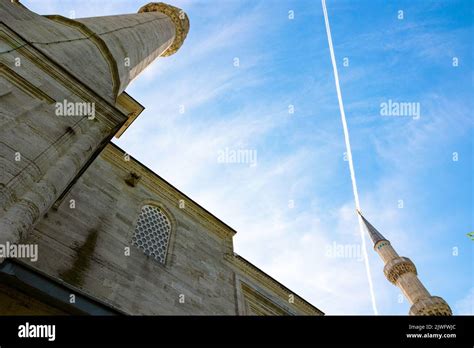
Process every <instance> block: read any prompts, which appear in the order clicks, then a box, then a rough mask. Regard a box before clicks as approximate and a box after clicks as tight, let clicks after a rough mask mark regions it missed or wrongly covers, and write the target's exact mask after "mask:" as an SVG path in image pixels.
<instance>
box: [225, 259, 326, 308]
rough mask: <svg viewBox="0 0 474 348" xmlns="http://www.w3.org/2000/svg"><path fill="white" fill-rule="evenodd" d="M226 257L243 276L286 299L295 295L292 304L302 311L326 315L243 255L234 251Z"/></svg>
mask: <svg viewBox="0 0 474 348" xmlns="http://www.w3.org/2000/svg"><path fill="white" fill-rule="evenodd" d="M225 259H226V260H227V261H228V262H229V263H230V264H231V265H232V266H234V267H235V269H237V270H238V271H240V272H239V273H241V274H242V275H243V276H245V277H248V278H250V279H253V280H255V281H256V282H257V283H258V284H261V285H262V286H264V287H266V288H267V289H269V290H271V291H273V292H274V293H275V294H276V295H278V296H279V297H280V298H282V299H285V300H286V299H288V298H289V296H290V295H292V296H294V302H293V303H292V306H294V307H295V308H297V309H298V310H299V311H300V312H302V313H306V314H307V315H324V313H323V312H322V311H320V310H319V309H318V308H316V307H314V306H313V305H312V304H311V303H309V302H307V301H306V300H305V299H303V298H302V297H300V296H298V295H297V294H295V293H294V292H292V291H291V290H290V289H288V288H287V287H285V286H284V285H283V284H281V283H280V282H278V281H276V280H275V279H273V278H272V277H270V276H269V275H268V274H266V273H265V272H263V271H262V270H260V269H259V268H257V267H256V266H255V265H253V264H252V263H250V262H249V261H247V260H245V259H244V258H243V257H241V256H239V255H237V254H235V253H232V254H227V255H225Z"/></svg>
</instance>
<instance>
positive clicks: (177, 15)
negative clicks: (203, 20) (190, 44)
mask: <svg viewBox="0 0 474 348" xmlns="http://www.w3.org/2000/svg"><path fill="white" fill-rule="evenodd" d="M144 12H161V13H163V14H164V15H166V16H168V17H169V18H170V19H171V20H172V21H173V23H174V27H175V30H176V32H175V37H174V41H173V43H172V44H171V46H170V47H168V49H167V50H166V51H165V52H163V53H162V54H161V56H162V57H167V56H170V55H172V54H174V53H176V51H178V50H179V48H180V47H181V45H182V44H183V42H184V39H186V36H187V35H188V32H189V18H188V16H187V15H186V13H185V12H184V11H183V10H181V9H179V8H177V7H174V6H171V5H168V4H165V3H162V2H150V3H149V4H147V5H145V6H142V7H141V8H140V9H139V10H138V13H144Z"/></svg>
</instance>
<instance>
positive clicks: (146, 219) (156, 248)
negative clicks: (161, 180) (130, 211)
mask: <svg viewBox="0 0 474 348" xmlns="http://www.w3.org/2000/svg"><path fill="white" fill-rule="evenodd" d="M170 234H171V223H170V220H169V219H168V217H167V216H166V215H165V214H164V213H163V211H162V210H161V209H159V208H157V207H155V206H153V205H144V206H143V207H142V210H141V212H140V216H139V217H138V220H137V224H136V226H135V233H134V234H133V237H132V244H133V245H135V246H136V247H137V248H139V249H141V250H143V252H144V253H145V254H146V255H148V256H151V257H153V258H154V259H155V260H156V261H158V262H161V263H163V264H164V263H165V260H166V251H167V250H168V243H169V240H170Z"/></svg>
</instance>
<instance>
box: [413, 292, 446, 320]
mask: <svg viewBox="0 0 474 348" xmlns="http://www.w3.org/2000/svg"><path fill="white" fill-rule="evenodd" d="M409 314H410V315H439V316H450V315H453V312H452V311H451V308H450V307H449V305H448V304H447V303H446V301H445V300H443V299H442V298H441V297H438V296H430V297H427V298H422V299H420V300H418V301H417V302H415V303H414V304H413V305H412V306H411V308H410V313H409Z"/></svg>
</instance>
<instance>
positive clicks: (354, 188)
mask: <svg viewBox="0 0 474 348" xmlns="http://www.w3.org/2000/svg"><path fill="white" fill-rule="evenodd" d="M321 3H322V5H323V12H324V22H325V24H326V33H327V35H328V44H329V51H330V53H331V61H332V67H333V70H334V80H335V82H336V91H337V99H338V101H339V110H340V112H341V120H342V127H343V129H344V140H345V142H346V150H347V159H348V162H349V171H350V173H351V181H352V191H353V192H354V201H355V205H356V209H357V210H360V204H359V193H358V192H357V182H356V178H355V172H354V164H353V162H352V151H351V143H350V141H349V130H348V129H347V122H346V114H345V112H344V104H343V103H342V95H341V88H340V86H339V75H338V73H337V66H336V58H335V57H334V48H333V46H332V37H331V29H330V27H329V19H328V13H327V9H326V0H321ZM357 216H358V219H359V230H360V237H361V239H362V252H363V254H364V262H365V269H366V271H367V279H368V281H369V289H370V297H371V299H372V308H373V310H374V314H376V315H377V314H378V311H377V304H376V303H375V294H374V286H373V284H372V275H371V273H370V266H369V260H368V257H367V249H366V245H365V233H364V227H363V222H362V218H361V216H360V215H359V214H357Z"/></svg>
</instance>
